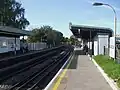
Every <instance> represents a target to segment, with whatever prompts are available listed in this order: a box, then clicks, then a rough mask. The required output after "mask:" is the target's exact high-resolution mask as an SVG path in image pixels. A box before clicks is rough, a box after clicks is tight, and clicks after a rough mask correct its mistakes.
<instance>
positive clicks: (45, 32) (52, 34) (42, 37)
mask: <svg viewBox="0 0 120 90" xmlns="http://www.w3.org/2000/svg"><path fill="white" fill-rule="evenodd" d="M32 32H33V35H32V36H29V38H28V41H29V42H47V44H48V45H59V44H60V42H61V41H62V38H63V34H62V33H61V32H59V31H57V30H54V29H53V28H52V27H50V26H42V27H41V28H36V29H33V30H32Z"/></svg>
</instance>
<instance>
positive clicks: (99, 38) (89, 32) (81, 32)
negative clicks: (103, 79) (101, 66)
mask: <svg viewBox="0 0 120 90" xmlns="http://www.w3.org/2000/svg"><path fill="white" fill-rule="evenodd" d="M69 29H70V30H71V31H72V33H73V35H74V36H75V37H76V38H81V39H82V42H83V43H82V44H87V45H88V48H89V54H90V55H98V54H104V53H105V48H107V49H108V48H109V43H110V37H112V35H113V31H112V29H110V28H105V27H95V26H84V25H73V24H72V23H69Z"/></svg>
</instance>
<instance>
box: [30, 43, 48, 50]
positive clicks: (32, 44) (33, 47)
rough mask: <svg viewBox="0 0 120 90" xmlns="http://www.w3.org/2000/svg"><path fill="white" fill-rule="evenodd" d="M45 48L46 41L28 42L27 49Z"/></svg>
mask: <svg viewBox="0 0 120 90" xmlns="http://www.w3.org/2000/svg"><path fill="white" fill-rule="evenodd" d="M44 48H47V45H46V43H43V42H40V43H28V49H29V50H41V49H44Z"/></svg>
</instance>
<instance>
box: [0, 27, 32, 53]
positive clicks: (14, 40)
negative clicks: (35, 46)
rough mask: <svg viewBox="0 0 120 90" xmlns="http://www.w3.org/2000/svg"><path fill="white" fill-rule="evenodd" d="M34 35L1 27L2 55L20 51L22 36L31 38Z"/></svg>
mask: <svg viewBox="0 0 120 90" xmlns="http://www.w3.org/2000/svg"><path fill="white" fill-rule="evenodd" d="M31 34H32V33H31V32H30V31H26V30H20V29H17V28H12V27H8V26H0V53H6V52H11V51H19V50H20V36H29V35H31Z"/></svg>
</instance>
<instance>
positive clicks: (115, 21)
mask: <svg viewBox="0 0 120 90" xmlns="http://www.w3.org/2000/svg"><path fill="white" fill-rule="evenodd" d="M103 5H104V6H108V7H110V8H111V9H112V10H113V12H114V39H115V43H114V45H115V47H114V50H115V53H116V29H117V15H116V11H115V9H114V8H113V7H112V6H111V5H109V4H104V3H94V4H93V6H103ZM115 58H116V55H115ZM115 58H114V59H115Z"/></svg>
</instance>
